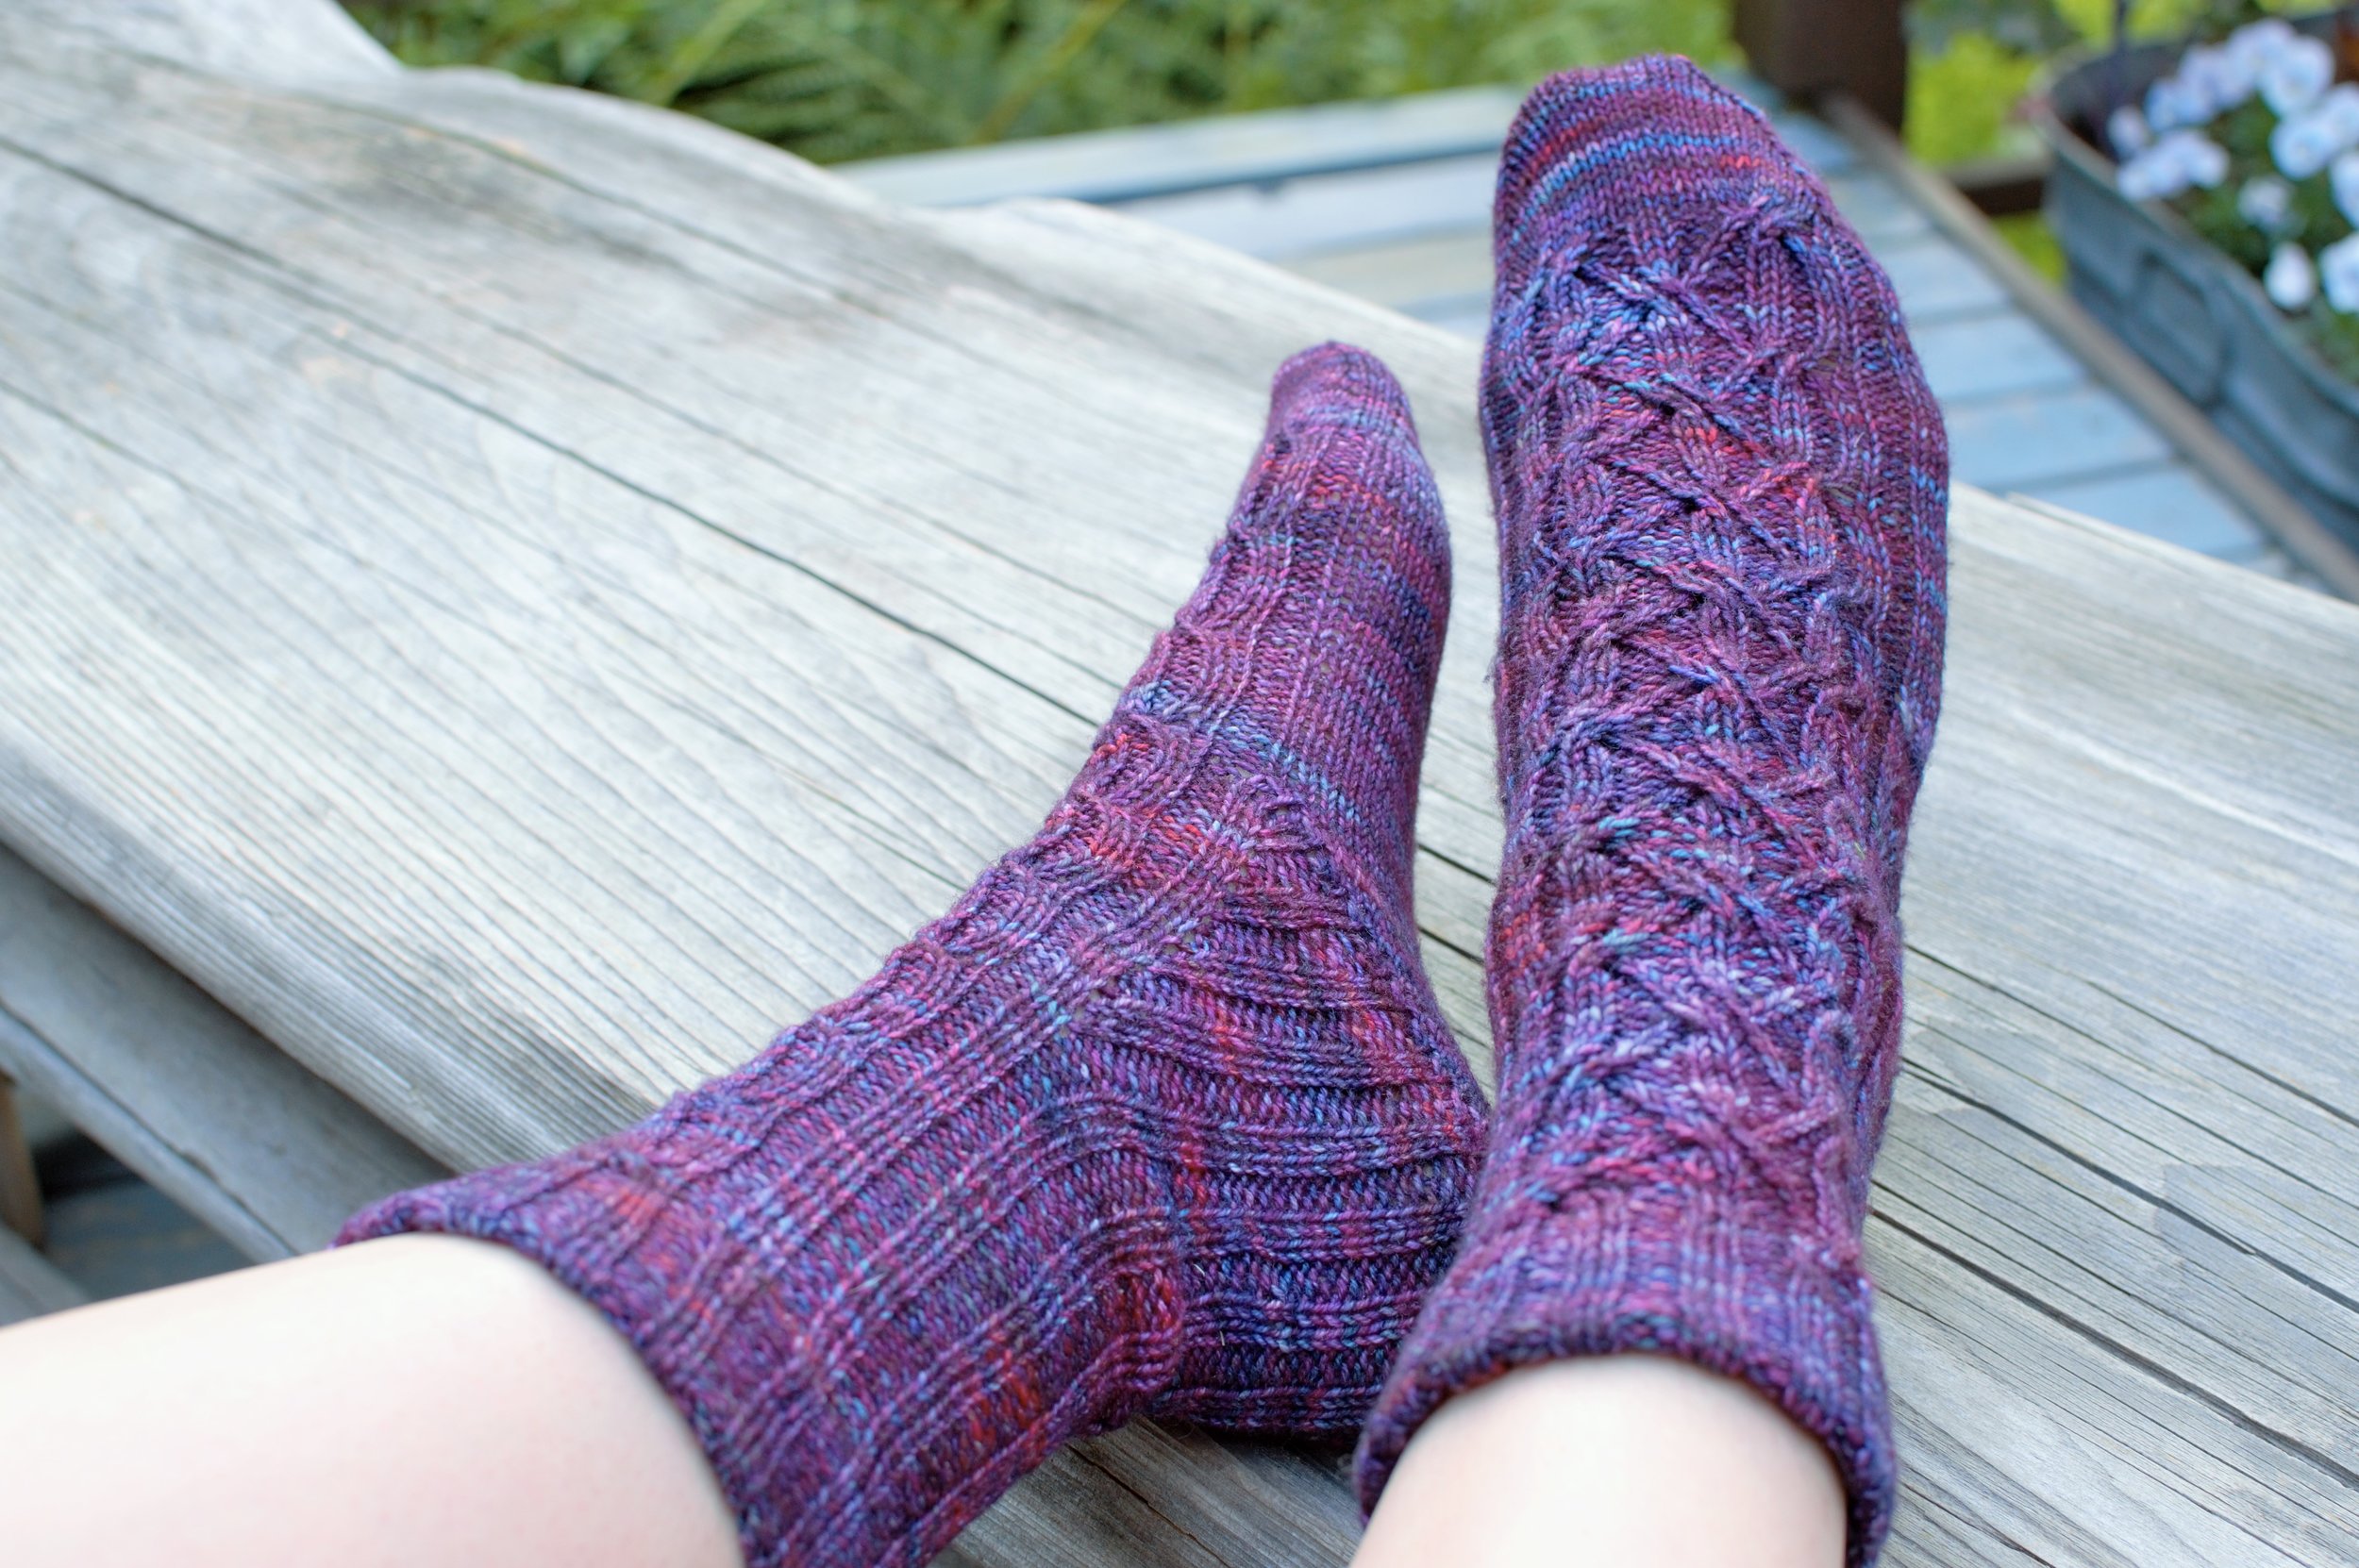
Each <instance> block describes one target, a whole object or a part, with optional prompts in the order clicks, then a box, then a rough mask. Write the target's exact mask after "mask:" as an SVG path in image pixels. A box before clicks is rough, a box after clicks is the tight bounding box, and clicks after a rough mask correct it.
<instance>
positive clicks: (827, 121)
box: [347, 0, 1732, 161]
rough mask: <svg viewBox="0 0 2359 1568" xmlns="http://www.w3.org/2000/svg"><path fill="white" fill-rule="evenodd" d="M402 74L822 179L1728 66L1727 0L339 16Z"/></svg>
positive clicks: (497, 5)
mask: <svg viewBox="0 0 2359 1568" xmlns="http://www.w3.org/2000/svg"><path fill="white" fill-rule="evenodd" d="M347 4H348V7H349V8H350V9H351V11H352V12H353V14H354V15H355V16H356V17H357V18H359V20H360V22H361V23H362V24H363V25H366V26H367V27H368V28H369V30H370V31H371V32H373V33H375V34H376V37H377V38H378V39H379V40H380V41H382V42H384V43H385V44H386V45H387V46H388V47H389V48H391V49H392V50H393V52H394V53H395V54H396V55H398V56H400V57H401V58H403V59H405V60H407V61H409V62H410V63H411V64H413V65H450V64H474V65H491V66H496V67H498V68H500V69H502V70H507V71H512V72H514V73H516V74H518V75H524V76H529V77H534V78H537V79H539V80H543V81H556V82H566V83H570V84H573V85H575V86H579V87H589V88H595V89H598V90H599V91H602V92H614V93H619V94H621V95H623V96H625V97H630V98H637V99H641V100H643V101H644V102H647V103H654V104H665V105H669V106H671V107H674V108H680V109H685V110H687V111H688V112H690V113H694V114H701V115H704V116H706V117H707V118H709V119H712V120H716V121H719V122H720V123H721V124H723V125H729V126H732V127H733V128H735V129H738V130H741V131H745V132H746V133H747V134H749V135H753V136H758V137H761V138H762V139H763V140H765V141H770V142H778V143H781V144H782V145H785V146H787V147H790V148H792V149H793V150H794V151H795V152H797V153H800V154H802V155H803V156H805V157H807V158H815V159H818V160H821V161H833V160H838V159H843V158H872V157H877V156H880V155H883V154H888V153H901V152H914V151H918V150H922V149H925V148H929V147H944V146H960V145H966V144H970V143H974V142H993V141H997V140H999V139H1001V138H1005V137H1017V136H1039V135H1047V134H1052V133H1055V132H1060V131H1074V130H1087V129H1093V128H1096V127H1099V126H1105V125H1137V124H1141V123H1145V122H1148V121H1157V120H1173V119H1181V118H1186V117H1190V116H1194V115H1201V114H1212V113H1222V112H1228V111H1230V110H1242V109H1256V108H1272V107H1276V106H1280V105H1287V104H1307V103H1319V102H1323V101H1326V100H1330V99H1337V98H1370V97H1386V96H1390V95H1392V94H1395V93H1401V92H1422V91H1426V90H1429V89H1434V88H1444V87H1457V86H1463V85H1467V84H1471V83H1477V82H1508V83H1512V84H1516V85H1521V84H1524V83H1527V82H1530V81H1531V80H1535V79H1537V78H1538V77H1539V76H1541V75H1545V74H1546V73H1547V72H1548V71H1551V70H1554V69H1557V68H1559V67H1562V66H1566V65H1576V64H1583V63H1589V62H1594V61H1598V60H1604V59H1615V58H1622V57H1625V56H1628V55H1632V54H1638V53H1642V52H1644V51H1646V50H1649V49H1665V50H1675V51H1679V52H1681V53H1685V54H1690V55H1694V56H1696V57H1698V58H1700V59H1703V60H1706V61H1707V62H1716V61H1725V60H1727V59H1729V58H1732V56H1731V48H1730V44H1729V41H1728V5H1727V0H1330V3H1323V4H1319V5H1306V4H1302V3H1300V0H347Z"/></svg>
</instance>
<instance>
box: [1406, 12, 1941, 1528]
mask: <svg viewBox="0 0 2359 1568" xmlns="http://www.w3.org/2000/svg"><path fill="white" fill-rule="evenodd" d="M1496 244H1497V259H1498V275H1497V292H1496V295H1495V298H1494V309H1493V316H1492V325H1491V334H1490V341H1489V343H1488V346H1487V349H1486V351H1485V357H1484V361H1483V373H1482V405H1481V415H1482V422H1483V430H1484V436H1485V441H1486V444H1487V448H1488V451H1489V456H1490V462H1491V475H1492V481H1493V490H1494V499H1495V501H1496V502H1497V509H1498V519H1499V531H1500V575H1501V581H1502V591H1503V600H1504V602H1503V608H1502V619H1501V626H1500V637H1499V662H1498V672H1497V676H1498V690H1497V724H1498V735H1499V752H1500V788H1501V793H1502V796H1503V798H1504V804H1505V811H1506V820H1507V845H1506V853H1505V858H1504V864H1503V866H1502V869H1501V875H1500V879H1499V887H1498V894H1497V902H1496V904H1495V905H1494V907H1493V912H1492V921H1491V930H1490V938H1489V987H1490V1003H1491V1016H1492V1021H1493V1025H1494V1029H1495V1032H1496V1037H1497V1043H1498V1050H1499V1061H1500V1076H1499V1094H1498V1103H1497V1121H1496V1124H1495V1126H1494V1129H1493V1132H1492V1138H1491V1146H1490V1151H1489V1154H1488V1157H1487V1159H1486V1161H1485V1164H1484V1168H1483V1172H1482V1176H1481V1182H1480V1184H1479V1189H1478V1193H1477V1196H1476V1200H1475V1206H1474V1209H1473V1211H1472V1213H1471V1214H1470V1217H1469V1220H1468V1225H1467V1233H1466V1237H1465V1241H1464V1245H1463V1248H1462V1250H1461V1252H1460V1255H1459V1257H1458V1259H1457V1260H1456V1261H1455V1263H1454V1264H1453V1266H1452V1267H1451V1270H1450V1272H1449V1274H1448V1276H1447V1278H1446V1279H1445V1281H1444V1282H1443V1284H1442V1285H1441V1286H1440V1287H1439V1288H1438V1289H1437V1291H1436V1293H1435V1294H1434V1297H1433V1299H1432V1301H1431V1302H1430V1304H1429V1306H1428V1308H1427V1309H1426V1311H1425V1313H1424V1315H1423V1317H1422V1319H1421V1321H1420V1322H1419V1325H1418V1326H1417V1328H1416V1330H1415V1331H1414V1334H1413V1335H1412V1336H1411V1339H1410V1341H1409V1343H1408V1344H1407V1346H1406V1347H1405V1348H1404V1350H1403V1352H1402V1360H1401V1364H1400V1366H1399V1368H1398V1369H1397V1372H1396V1374H1395V1376H1394V1377H1393V1379H1392V1381H1391V1383H1390V1385H1389V1386H1388V1388H1387V1390H1386V1392H1385V1393H1384V1395H1383V1397H1382V1398H1381V1400H1380V1402H1379V1404H1378V1407H1377V1409H1376V1410H1375V1412H1374V1413H1373V1415H1372V1417H1371V1419H1370V1423H1369V1426H1368V1428H1367V1431H1366V1433H1365V1436H1364V1441H1363V1445H1362V1453H1361V1460H1360V1472H1359V1476H1360V1485H1361V1494H1362V1498H1363V1501H1364V1504H1365V1505H1366V1506H1368V1507H1370V1508H1373V1507H1374V1505H1375V1501H1376V1498H1377V1496H1378V1494H1379V1493H1380V1492H1381V1490H1382V1488H1383V1486H1384V1482H1385V1479H1386V1476H1388V1475H1389V1473H1390V1472H1391V1469H1392V1466H1393V1464H1394V1462H1395V1460H1397V1458H1398V1456H1399V1454H1400V1452H1401V1449H1402V1447H1403V1446H1404V1445H1405V1444H1406V1443H1408V1441H1409V1439H1410V1436H1411V1434H1412V1433H1413V1432H1414V1430H1415V1429H1416V1427H1417V1426H1418V1424H1419V1423H1420V1422H1422V1421H1423V1420H1424V1419H1425V1418H1426V1417H1427V1416H1428V1415H1429V1414H1430V1413H1431V1411H1432V1410H1434V1409H1435V1408H1436V1407H1437V1406H1438V1405H1440V1404H1441V1403H1442V1401H1443V1400H1444V1399H1446V1398H1447V1397H1448V1396H1449V1395H1450V1394H1451V1393H1454V1392H1457V1391H1459V1390H1463V1389H1465V1388H1468V1387H1471V1386H1473V1385H1475V1384H1478V1383H1481V1382H1483V1381H1485V1380H1487V1379H1489V1378H1492V1377H1495V1376H1499V1375H1500V1374H1501V1373H1503V1372H1505V1371H1507V1370H1509V1369H1510V1368H1512V1367H1514V1366H1516V1365H1519V1364H1524V1363H1529V1362H1534V1361H1542V1360H1548V1359H1558V1358H1564V1357H1569V1356H1576V1355H1588V1354H1598V1353H1608V1352H1618V1351H1655V1352H1661V1353H1665V1354H1669V1355H1674V1356H1679V1357H1683V1358H1686V1359H1690V1360H1692V1361H1695V1362H1697V1363H1699V1364H1701V1365H1703V1366H1705V1367H1707V1368H1710V1369H1713V1370H1715V1371H1717V1372H1721V1373H1725V1374H1729V1375H1731V1376H1737V1377H1740V1378H1744V1379H1747V1380H1748V1381H1750V1382H1751V1383H1752V1384H1753V1386H1754V1387H1756V1388H1758V1389H1759V1390H1760V1391H1761V1392H1762V1393H1764V1394H1765V1395H1767V1396H1768V1397H1769V1398H1770V1399H1771V1400H1772V1401H1774V1402H1775V1403H1776V1404H1778V1405H1779V1406H1780V1407H1782V1409H1783V1410H1785V1411H1786V1412H1787V1413H1788V1414H1789V1415H1791V1416H1792V1417H1793V1418H1794V1419H1795V1420H1796V1421H1797V1422H1799V1424H1800V1425H1801V1426H1804V1427H1806V1428H1808V1429H1809V1430H1810V1431H1811V1432H1813V1433H1815V1434H1816V1435H1817V1436H1818V1437H1819V1438H1820V1439H1821V1440H1822V1441H1823V1442H1824V1443H1826V1446H1827V1449H1828V1451H1829V1453H1830V1454H1831V1455H1832V1458H1833V1460H1834V1461H1835V1464H1836V1467H1837V1469H1838V1470H1839V1472H1840V1473H1841V1476H1842V1478H1843V1480H1844V1482H1845V1484H1846V1487H1847V1489H1848V1492H1849V1510H1850V1517H1849V1526H1850V1531H1849V1542H1850V1545H1849V1552H1850V1559H1851V1560H1852V1562H1854V1563H1857V1564H1865V1563H1866V1562H1868V1561H1870V1560H1872V1559H1873V1558H1874V1557H1875V1555H1876V1553H1877V1551H1878V1549H1879V1546H1880V1543H1881V1542H1882V1536H1883V1533H1884V1530H1885V1527H1886V1523H1887V1520H1888V1518H1889V1516H1890V1510H1891V1503H1892V1495H1893V1487H1894V1461H1893V1453H1892V1443H1891V1436H1890V1431H1889V1417H1888V1414H1887V1410H1886V1401H1885V1395H1884V1386H1883V1376H1882V1370H1881V1367H1880V1364H1879V1361H1878V1358H1877V1351H1876V1343H1875V1335H1874V1331H1873V1328H1872V1326H1871V1324H1870V1321H1869V1287H1868V1282H1867V1279H1866V1277H1865V1274H1864V1273H1863V1270H1862V1259H1861V1231H1862V1227H1863V1226H1864V1224H1865V1210H1866V1203H1867V1180H1868V1168H1869V1164H1870V1162H1871V1161H1872V1159H1873V1158H1874V1154H1875V1149H1876V1146H1877V1143H1878V1141H1879V1140H1880V1138H1881V1136H1882V1126H1883V1119H1884V1114H1885V1111H1886V1109H1887V1108H1888V1107H1889V1104H1890V1100H1891V1093H1892V1083H1893V1077H1894V1075H1895V1073H1896V1072H1897V1070H1898V1065H1899V1030H1900V928H1899V918H1898V904H1899V890H1900V866H1901V853H1902V849H1903V845H1904V842H1905V836H1906V831H1907V824H1908V816H1909V808H1910V805H1911V802H1912V801H1913V800H1914V798H1915V795H1916V785H1917V779H1918V776H1919V774H1920V773H1921V771H1922V769H1923V766H1924V762H1925V759H1926V756H1927V753H1928V751H1929V749H1930V747H1931V745H1932V735H1933V721H1934V716H1935V710H1936V709H1937V706H1938V702H1939V692H1940V670H1941V650H1942V626H1943V615H1944V599H1943V575H1944V564H1943V559H1944V515H1945V511H1946V507H1947V490H1946V478H1947V469H1948V459H1947V452H1946V446H1945V442H1944V438H1943V433H1942V426H1941V418H1940V414H1939V411H1938V410H1937V409H1936V408H1935V407H1934V404H1933V400H1932V395H1931V394H1930V393H1929V392H1927V390H1926V387H1925V382H1924V378H1923V375H1921V373H1920V372H1919V370H1918V367H1917V363H1916V356H1915V355H1914V353H1913V352H1912V351H1911V349H1910V347H1909V343H1908V339H1907V334H1906V333H1905V332H1904V331H1903V329H1902V326H1901V321H1900V313H1899V308H1898V306H1897V305H1896V303H1895V301H1894V298H1893V294H1892V291H1891V288H1890V286H1889V285H1888V283H1887V282H1886V280H1885V278H1884V276H1883V274H1882V272H1881V271H1880V270H1879V269H1878V267H1877V266H1876V264H1875V263H1874V262H1873V261H1872V260H1870V259H1869V258H1868V255H1867V252H1866V250H1865V247H1864V246H1862V245H1861V243H1860V242H1859V240H1858V239H1857V237H1856V236H1854V235H1853V234H1852V232H1851V230H1850V228H1849V225H1846V224H1845V223H1844V222H1843V220H1842V219H1841V218H1839V217H1838V216H1836V214H1835V211H1834V209H1833V206H1832V203H1831V202H1830V201H1829V199H1828V197H1827V193H1826V192H1825V191H1824V189H1823V188H1822V187H1821V186H1820V185H1819V183H1818V181H1817V180H1816V179H1815V177H1814V176H1813V175H1811V174H1810V173H1809V171H1808V170H1806V169H1805V168H1803V167H1802V165H1801V164H1800V163H1799V161H1798V160H1797V159H1796V158H1794V157H1793V156H1792V155H1791V154H1790V153H1789V152H1788V151H1787V150H1786V149H1785V148H1784V147H1783V146H1782V144H1781V143H1780V142H1779V141H1778V139H1777V137H1776V135H1775V133H1774V132H1772V131H1771V129H1770V128H1769V126H1768V125H1767V124H1766V123H1765V122H1764V121H1763V119H1762V118H1761V117H1760V116H1759V115H1758V114H1756V113H1755V112H1754V111H1753V110H1752V109H1751V108H1748V107H1747V106H1746V105H1745V104H1744V103H1742V102H1741V101H1739V100H1737V99H1736V98H1734V97H1732V96H1731V95H1730V94H1729V93H1727V92H1723V91H1722V90H1721V89H1719V88H1718V87H1716V86H1715V85H1714V84H1713V83H1712V82H1711V81H1710V80H1709V79H1708V78H1707V77H1705V76H1704V75H1703V74H1702V73H1701V72H1699V71H1698V70H1697V69H1696V68H1695V67H1694V66H1692V65H1690V64H1688V63H1687V62H1686V61H1684V60H1676V59H1663V58H1652V59H1644V60H1638V61H1634V62H1631V63H1630V64H1627V65H1623V66H1619V67H1616V68H1614V69H1610V70H1602V71H1596V72H1578V73H1572V74H1568V75H1560V76H1557V77H1554V78H1552V79H1550V80H1548V81H1547V82H1545V83H1543V84H1542V85H1541V86H1540V87H1539V88H1538V89H1537V90H1536V91H1535V92H1533V94H1532V96H1531V99H1530V100H1529V101H1528V102H1527V103H1526V105H1525V106H1524V108H1523V111H1522V113H1521V115H1520V116H1519V117H1518V119H1517V121H1516V123H1515V125H1514V129H1513V131H1512V132H1511V134H1510V136H1509V140H1508V142H1507V151H1506V157H1505V161H1504V164H1503V166H1502V169H1501V171H1500V176H1499V190H1498V198H1497V214H1496Z"/></svg>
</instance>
